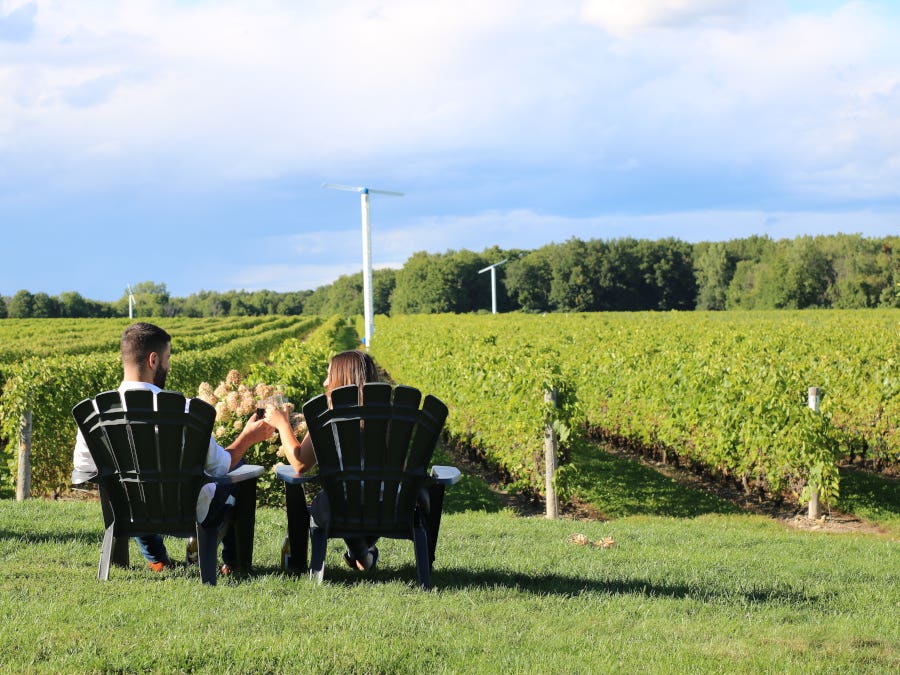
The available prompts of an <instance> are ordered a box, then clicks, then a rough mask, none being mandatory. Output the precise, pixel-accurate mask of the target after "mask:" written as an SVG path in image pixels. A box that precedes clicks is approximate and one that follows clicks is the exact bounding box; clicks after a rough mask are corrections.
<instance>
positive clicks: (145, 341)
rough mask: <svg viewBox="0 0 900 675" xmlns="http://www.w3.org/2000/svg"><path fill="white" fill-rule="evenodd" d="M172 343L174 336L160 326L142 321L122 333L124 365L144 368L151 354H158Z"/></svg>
mask: <svg viewBox="0 0 900 675" xmlns="http://www.w3.org/2000/svg"><path fill="white" fill-rule="evenodd" d="M170 342H172V336H171V335H169V334H168V333H167V332H166V331H164V330H163V329H162V328H160V327H159V326H154V325H153V324H152V323H145V322H143V321H140V322H138V323H133V324H131V325H130V326H128V328H126V329H125V332H124V333H122V363H128V364H131V365H136V366H138V367H142V366H143V364H144V362H145V361H146V360H147V356H148V355H149V354H150V353H151V352H156V353H158V354H160V353H162V351H163V350H164V349H165V348H166V345H167V344H169V343H170Z"/></svg>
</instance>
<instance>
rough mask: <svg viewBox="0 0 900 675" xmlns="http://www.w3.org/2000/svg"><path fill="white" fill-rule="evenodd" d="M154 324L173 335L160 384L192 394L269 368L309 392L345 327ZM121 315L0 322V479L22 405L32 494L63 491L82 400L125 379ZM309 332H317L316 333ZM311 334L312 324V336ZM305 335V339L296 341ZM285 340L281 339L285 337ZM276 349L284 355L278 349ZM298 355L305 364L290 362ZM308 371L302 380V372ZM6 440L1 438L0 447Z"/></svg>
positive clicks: (272, 320)
mask: <svg viewBox="0 0 900 675" xmlns="http://www.w3.org/2000/svg"><path fill="white" fill-rule="evenodd" d="M159 323H160V324H162V327H163V328H165V329H166V330H167V331H168V332H169V333H170V334H171V335H172V336H173V345H172V371H171V373H170V374H169V379H168V381H167V383H166V386H167V387H168V388H170V389H174V390H178V391H183V392H187V393H195V392H197V391H198V388H199V387H200V385H201V383H204V382H206V383H211V384H212V385H213V386H214V385H215V384H216V383H219V382H221V381H223V380H225V378H226V375H227V374H228V373H229V371H231V370H236V371H239V372H242V373H247V372H252V371H253V368H254V367H256V368H257V369H259V368H262V367H263V364H265V363H269V364H270V366H269V370H267V371H264V372H260V373H258V374H257V377H258V379H257V381H258V382H262V381H263V380H262V378H263V377H264V376H268V377H272V378H273V380H270V381H269V382H268V383H269V384H275V383H280V384H284V385H285V386H286V387H288V391H289V393H291V394H294V395H295V396H299V397H301V398H300V399H295V400H305V398H303V397H305V396H307V393H308V392H309V395H312V392H313V388H314V387H318V386H319V385H320V383H321V380H322V377H324V372H325V368H326V366H327V360H328V356H329V354H330V351H331V350H332V349H333V344H334V343H335V341H336V340H341V339H343V340H344V341H345V342H346V340H347V336H346V335H344V334H343V333H342V330H343V329H342V328H341V326H342V325H343V323H344V322H343V320H341V319H338V318H333V319H331V320H329V321H325V322H323V321H322V320H321V319H319V318H310V317H303V318H300V317H278V316H275V317H249V318H248V317H236V318H234V317H233V318H225V319H171V320H160V321H159ZM127 324H128V321H127V320H123V319H77V320H67V319H59V320H56V319H36V320H21V321H4V322H0V341H2V342H0V344H2V348H0V353H2V360H0V364H2V365H0V383H2V385H3V386H2V393H0V437H2V443H3V444H4V445H5V450H3V453H2V461H0V487H5V488H7V489H8V488H9V487H11V486H12V484H13V482H14V480H15V471H16V461H17V458H16V452H15V449H16V445H17V443H16V440H15V439H18V437H19V432H20V424H21V420H22V419H23V416H24V414H25V412H26V411H29V410H30V411H31V413H32V449H31V452H32V485H33V490H34V492H36V493H39V494H41V493H48V492H52V491H58V490H63V489H65V487H66V486H67V485H68V483H69V474H70V472H71V448H72V445H73V439H74V438H75V424H74V421H73V420H72V416H71V409H72V406H73V405H75V404H76V403H77V402H78V401H80V400H81V399H83V398H85V397H86V396H90V395H93V394H96V393H98V392H101V391H105V390H109V389H115V388H116V387H117V386H118V384H119V382H120V381H121V379H122V365H121V359H120V357H119V351H118V349H119V347H118V345H119V339H120V337H121V333H122V330H123V329H124V328H125V326H126V325H127ZM313 331H315V332H313ZM310 333H313V334H312V335H310ZM307 337H309V338H310V343H311V346H309V347H304V348H297V347H296V345H298V344H299V342H298V341H299V340H300V339H303V338H307ZM286 345H287V346H288V347H289V348H286V347H285V346H286ZM279 355H281V356H279ZM296 359H300V360H301V361H302V363H303V367H302V368H298V367H296V366H294V365H293V364H294V362H295V360H296ZM303 377H306V380H304V379H303ZM0 447H3V446H0Z"/></svg>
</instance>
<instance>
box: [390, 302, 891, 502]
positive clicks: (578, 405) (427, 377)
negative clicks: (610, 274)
mask: <svg viewBox="0 0 900 675" xmlns="http://www.w3.org/2000/svg"><path fill="white" fill-rule="evenodd" d="M376 331H377V333H376V338H375V340H373V350H374V355H375V357H376V359H377V360H378V361H379V363H380V364H381V365H382V366H383V367H385V368H386V369H387V370H388V371H389V372H390V373H391V375H392V376H393V377H394V379H396V380H398V381H403V382H405V383H408V384H411V385H414V386H418V387H421V388H423V389H426V390H428V391H431V392H433V393H434V394H435V395H437V396H438V397H440V398H442V399H443V400H444V401H445V402H447V403H448V405H449V406H450V409H451V414H450V419H449V421H448V426H449V430H450V432H451V434H452V435H453V436H454V437H455V438H456V439H458V440H459V441H460V442H461V443H463V444H465V445H467V446H470V447H473V448H475V449H476V450H477V451H478V452H480V453H481V454H482V455H483V456H484V457H485V458H486V459H487V460H488V461H489V462H490V463H492V464H494V465H495V466H497V467H498V468H499V469H501V470H502V471H503V472H505V473H506V474H507V475H509V476H510V477H511V478H512V479H513V480H514V481H516V482H517V483H518V484H520V485H521V486H523V487H526V488H529V489H531V490H533V491H535V492H541V491H542V485H543V479H542V476H541V467H542V460H541V454H542V452H543V438H544V428H545V425H546V424H547V423H552V424H554V425H555V426H556V428H557V431H558V432H559V433H560V437H561V440H562V441H563V447H564V448H565V447H568V448H572V447H574V446H575V445H577V444H579V443H582V442H583V441H584V440H585V439H587V438H588V437H589V436H591V435H597V434H602V435H606V436H614V437H615V438H616V439H617V440H618V441H619V442H625V443H629V444H633V445H636V446H639V447H641V448H643V449H645V450H649V451H653V452H657V453H659V454H661V455H663V456H664V457H665V458H667V459H669V460H676V461H679V462H683V463H687V464H690V465H692V466H694V467H695V468H698V469H701V470H704V471H707V472H709V473H712V474H718V475H721V476H727V477H731V478H734V479H736V480H739V481H740V482H741V483H742V484H743V485H744V487H745V489H748V490H749V489H759V490H761V491H768V492H771V493H780V492H784V491H787V492H790V493H792V494H793V495H794V496H796V497H798V498H799V499H800V500H801V502H802V501H805V500H806V499H807V498H808V497H809V494H810V490H811V489H816V490H817V491H818V492H819V493H820V494H821V495H822V497H823V498H824V499H826V500H829V499H832V498H834V497H835V496H836V495H837V494H838V491H839V489H840V486H839V473H838V469H837V467H838V463H839V462H840V461H841V460H845V459H856V460H857V461H862V462H865V463H867V464H868V465H869V466H871V467H874V468H876V469H881V468H885V467H887V466H892V467H894V468H896V466H897V465H898V464H900V312H898V311H896V310H884V311H881V310H879V311H842V312H839V311H816V312H814V311H804V312H783V311H782V312H753V313H749V312H745V313H703V312H692V313H665V314H660V313H628V314H624V313H603V314H552V315H543V316H539V315H502V316H471V315H469V316H460V315H438V316H415V317H412V316H396V317H392V318H387V317H378V319H377V322H376ZM811 386H816V387H820V388H821V391H822V392H823V394H824V396H823V398H822V402H821V408H820V412H815V411H813V410H812V409H810V407H809V406H808V405H807V392H808V388H809V387H811ZM551 387H552V388H556V389H557V390H558V391H559V404H558V407H557V408H555V409H549V408H548V406H547V404H545V403H544V398H543V392H544V390H545V389H548V388H551ZM564 452H565V450H564ZM578 470H579V467H578V466H577V465H576V464H573V463H569V464H568V465H565V466H563V467H562V469H561V470H560V472H559V473H558V474H557V482H558V486H557V489H558V490H559V491H560V492H561V494H568V493H570V492H571V490H572V485H573V484H574V482H573V481H570V477H571V476H573V475H574V474H575V473H577V472H578Z"/></svg>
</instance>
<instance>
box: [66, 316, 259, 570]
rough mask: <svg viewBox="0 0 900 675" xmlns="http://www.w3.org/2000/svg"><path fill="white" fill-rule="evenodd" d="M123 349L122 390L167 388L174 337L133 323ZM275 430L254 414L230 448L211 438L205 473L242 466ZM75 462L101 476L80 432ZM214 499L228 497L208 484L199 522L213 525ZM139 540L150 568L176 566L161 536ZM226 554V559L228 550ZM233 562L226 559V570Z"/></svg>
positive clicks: (77, 467)
mask: <svg viewBox="0 0 900 675" xmlns="http://www.w3.org/2000/svg"><path fill="white" fill-rule="evenodd" d="M121 348H122V368H123V370H124V377H123V380H122V383H121V384H120V385H119V391H127V390H129V389H147V390H149V391H152V392H154V393H159V392H160V391H162V390H163V388H165V386H166V375H168V373H169V357H170V355H171V353H172V338H171V336H170V335H169V334H168V333H167V332H166V331H164V330H163V329H162V328H160V327H159V326H154V325H153V324H151V323H144V322H140V323H135V324H132V325H131V326H129V327H128V328H126V329H125V332H124V333H122V342H121ZM272 431H273V428H272V427H271V426H269V425H268V424H267V423H266V422H265V420H258V419H256V415H254V416H253V417H251V418H250V419H249V420H248V421H247V423H246V424H245V425H244V428H243V429H242V430H241V433H240V435H239V436H238V437H237V439H235V441H234V442H233V443H232V444H231V445H229V446H228V447H227V448H223V447H221V446H220V445H219V444H218V443H216V442H215V440H214V439H213V438H212V437H210V439H209V449H208V451H207V454H206V463H205V465H204V470H205V472H206V473H207V474H208V475H210V476H224V475H225V474H226V473H228V472H229V471H231V470H232V469H233V468H235V467H236V466H237V465H238V463H240V461H241V460H242V459H243V457H244V453H246V452H247V450H248V449H249V448H250V447H251V446H252V445H254V444H256V443H259V442H260V441H263V440H265V439H266V438H268V437H269V436H270V435H271V434H272ZM73 461H74V464H75V470H76V471H79V472H83V473H86V474H96V473H97V466H96V464H94V459H93V458H92V457H91V453H90V451H89V450H88V447H87V444H86V443H85V441H84V437H83V436H82V435H81V431H80V430H79V432H78V436H77V438H76V441H75V451H74V454H73ZM220 492H221V491H220ZM214 496H215V497H216V502H221V501H223V500H222V499H221V497H223V496H227V495H226V494H219V495H216V486H215V485H214V484H212V483H210V484H207V485H204V486H203V489H202V490H201V491H200V495H199V496H198V498H197V520H198V522H201V523H204V524H206V525H209V524H210V523H207V522H205V521H206V520H207V515H208V513H209V510H210V503H211V502H212V501H213V498H214ZM135 540H136V541H137V544H138V548H140V550H141V553H142V554H143V556H144V558H146V559H147V564H148V565H149V567H150V569H152V570H153V571H155V572H161V571H162V570H164V569H165V568H166V567H172V561H171V559H170V558H169V554H168V552H167V551H166V547H165V544H164V543H163V539H162V537H161V536H160V535H148V536H145V537H135ZM222 553H223V557H225V550H224V549H223V552H222ZM229 562H230V561H228V560H227V559H226V566H225V567H226V568H227V566H228V563H229ZM223 571H224V568H223Z"/></svg>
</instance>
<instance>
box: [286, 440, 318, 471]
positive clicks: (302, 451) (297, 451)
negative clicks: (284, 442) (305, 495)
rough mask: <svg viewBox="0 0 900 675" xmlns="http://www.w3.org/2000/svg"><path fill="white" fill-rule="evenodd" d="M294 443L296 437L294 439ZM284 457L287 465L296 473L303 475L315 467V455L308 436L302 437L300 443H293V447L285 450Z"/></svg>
mask: <svg viewBox="0 0 900 675" xmlns="http://www.w3.org/2000/svg"><path fill="white" fill-rule="evenodd" d="M294 441H296V437H294ZM284 454H285V457H286V458H287V461H288V463H289V464H290V465H291V466H292V467H294V471H296V472H297V473H305V472H307V471H309V470H310V469H312V468H313V467H314V466H315V465H316V453H315V452H314V451H313V444H312V439H311V438H310V437H309V434H306V436H304V437H303V441H302V442H299V443H298V442H295V443H294V444H293V447H291V448H285V451H284Z"/></svg>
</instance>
